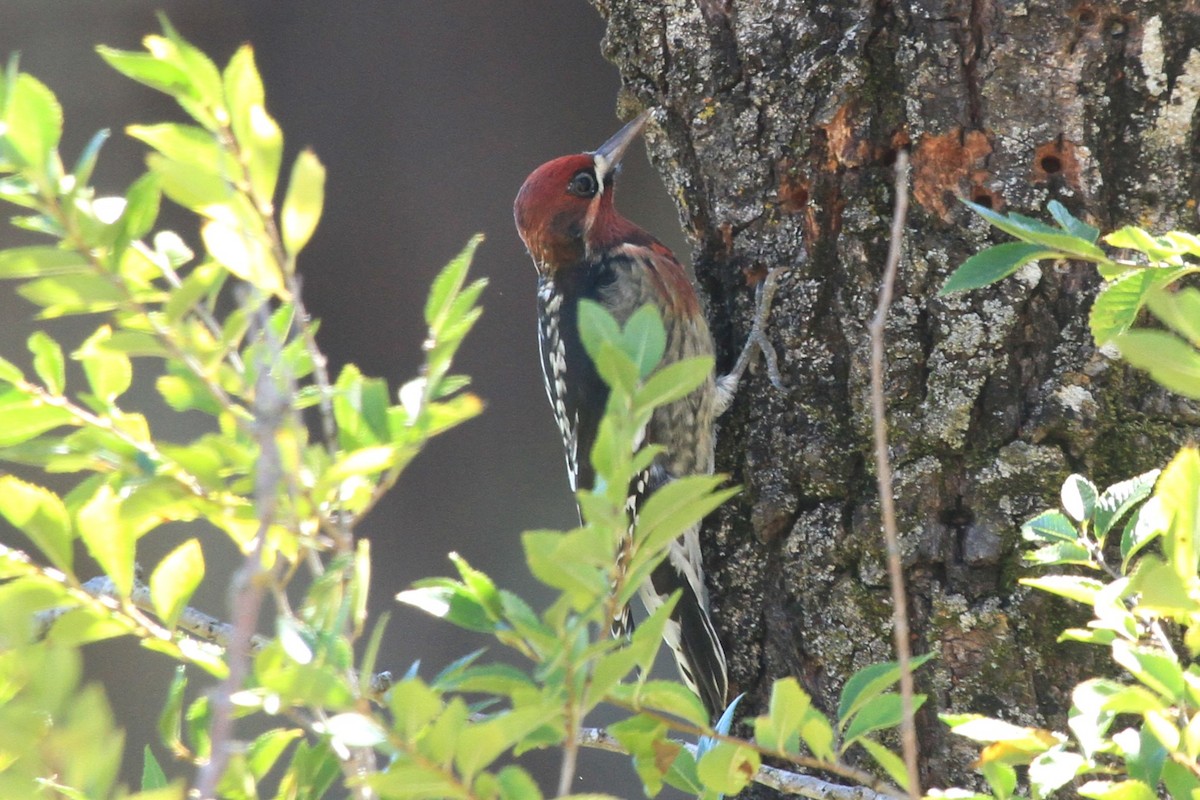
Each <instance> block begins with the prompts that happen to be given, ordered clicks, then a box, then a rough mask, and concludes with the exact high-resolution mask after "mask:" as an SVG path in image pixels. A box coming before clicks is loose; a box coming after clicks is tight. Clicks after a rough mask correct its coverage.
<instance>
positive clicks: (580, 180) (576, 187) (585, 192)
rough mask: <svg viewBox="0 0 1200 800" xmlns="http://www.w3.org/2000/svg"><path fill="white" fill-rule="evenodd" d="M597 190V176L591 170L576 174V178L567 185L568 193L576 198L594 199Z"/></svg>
mask: <svg viewBox="0 0 1200 800" xmlns="http://www.w3.org/2000/svg"><path fill="white" fill-rule="evenodd" d="M596 188H597V184H596V175H595V174H594V173H593V172H592V171H591V170H590V169H585V170H583V171H582V172H577V173H575V177H574V178H571V182H570V183H569V184H567V191H568V192H569V193H571V194H573V195H575V196H576V197H594V196H595V195H596Z"/></svg>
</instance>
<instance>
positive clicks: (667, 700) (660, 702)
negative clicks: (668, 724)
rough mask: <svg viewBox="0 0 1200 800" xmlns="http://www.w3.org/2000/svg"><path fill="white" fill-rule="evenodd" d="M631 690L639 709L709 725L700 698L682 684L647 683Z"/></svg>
mask: <svg viewBox="0 0 1200 800" xmlns="http://www.w3.org/2000/svg"><path fill="white" fill-rule="evenodd" d="M621 688H624V686H622V687H621ZM629 688H630V689H631V690H633V691H634V694H635V696H636V698H637V703H638V707H639V708H645V709H650V710H654V711H660V712H663V713H665V714H672V715H674V716H676V717H680V718H682V719H685V720H687V721H688V722H691V723H693V724H695V725H707V724H708V713H707V712H706V711H705V710H704V705H703V704H702V703H701V702H700V698H699V697H697V696H696V694H695V693H694V692H693V691H692V690H691V689H688V688H687V687H686V686H684V685H683V684H682V683H676V682H675V681H646V682H645V683H643V684H642V685H641V686H636V687H634V686H631V687H629Z"/></svg>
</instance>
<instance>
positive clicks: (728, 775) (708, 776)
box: [696, 742, 762, 794]
mask: <svg viewBox="0 0 1200 800" xmlns="http://www.w3.org/2000/svg"><path fill="white" fill-rule="evenodd" d="M760 766H762V761H761V759H760V758H759V755H758V753H757V752H755V751H754V750H751V749H750V748H749V747H738V746H737V745H734V744H731V743H730V742H718V743H717V745H716V747H714V748H712V749H711V750H709V751H708V752H707V753H705V754H704V755H703V756H702V757H701V758H700V761H699V762H698V763H697V764H696V771H697V773H698V774H699V775H700V780H701V781H702V782H703V783H704V785H705V786H706V787H708V788H709V789H715V790H716V791H718V792H722V793H724V794H737V793H738V792H740V791H741V790H742V789H744V788H746V786H747V785H748V784H749V783H750V781H752V780H754V776H755V775H756V774H758V768H759V767H760Z"/></svg>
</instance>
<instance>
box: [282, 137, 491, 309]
mask: <svg viewBox="0 0 1200 800" xmlns="http://www.w3.org/2000/svg"><path fill="white" fill-rule="evenodd" d="M324 205H325V167H324V166H323V165H322V164H321V162H320V160H319V159H318V158H317V156H316V154H315V153H313V152H312V151H311V150H302V151H300V155H298V156H296V162H295V163H294V164H293V165H292V176H291V178H290V179H289V180H288V188H287V196H286V197H285V198H284V200H283V211H282V213H281V214H280V224H281V225H282V227H283V246H284V247H285V248H287V251H288V253H289V254H290V255H291V256H292V257H293V258H294V257H295V256H296V254H297V253H299V252H300V251H301V250H303V249H304V246H305V245H306V244H308V240H309V239H311V238H312V235H313V232H314V231H315V230H316V229H317V222H319V221H320V219H321V210H322V208H323V207H324ZM460 258H461V256H460ZM466 258H467V262H468V263H469V262H470V258H471V256H470V255H467V256H466ZM451 263H455V262H451ZM435 286H436V284H435ZM430 299H431V300H432V296H431V297H430ZM427 318H428V313H427Z"/></svg>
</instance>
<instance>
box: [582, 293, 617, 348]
mask: <svg viewBox="0 0 1200 800" xmlns="http://www.w3.org/2000/svg"><path fill="white" fill-rule="evenodd" d="M578 314H579V336H580V339H581V340H582V342H583V347H584V349H585V350H586V351H587V354H588V355H589V356H590V357H591V358H592V360H593V361H595V360H596V357H597V354H598V353H599V351H600V348H601V345H603V344H605V343H607V344H610V345H612V346H614V347H618V346H619V343H620V341H621V327H620V326H619V325H618V324H617V321H616V320H615V319H614V318H613V315H612V314H610V313H608V311H607V310H606V309H605V308H604V306H602V305H600V304H599V303H597V302H595V301H592V300H581V301H580V302H579V307H578Z"/></svg>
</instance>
